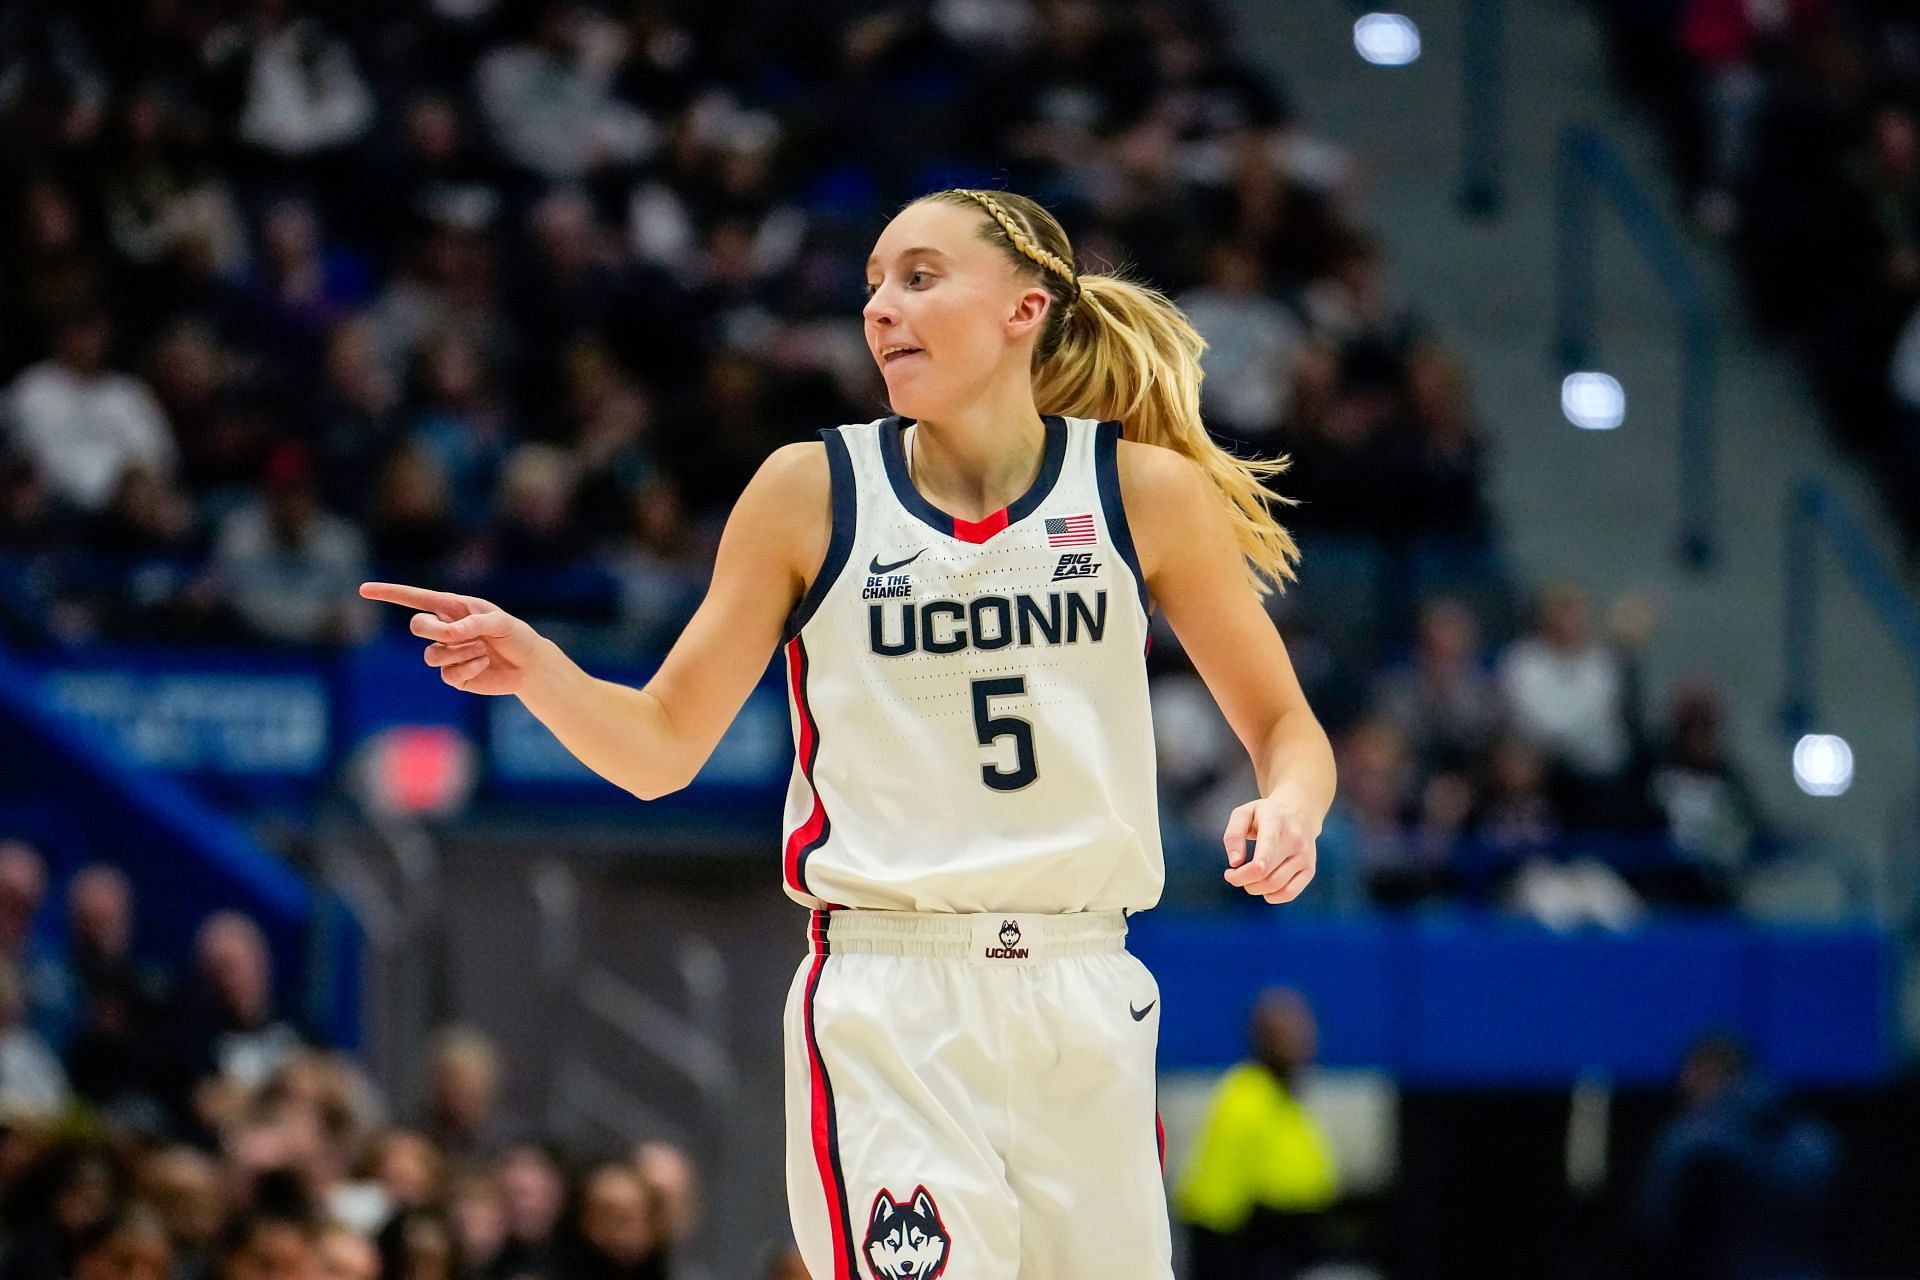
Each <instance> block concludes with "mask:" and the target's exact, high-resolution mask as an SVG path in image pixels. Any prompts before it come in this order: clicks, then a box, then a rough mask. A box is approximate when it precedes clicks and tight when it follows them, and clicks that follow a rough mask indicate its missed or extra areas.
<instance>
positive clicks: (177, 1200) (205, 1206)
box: [140, 1147, 226, 1250]
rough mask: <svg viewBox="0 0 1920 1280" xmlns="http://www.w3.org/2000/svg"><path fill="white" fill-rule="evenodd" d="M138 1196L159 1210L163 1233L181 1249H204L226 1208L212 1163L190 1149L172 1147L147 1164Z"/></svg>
mask: <svg viewBox="0 0 1920 1280" xmlns="http://www.w3.org/2000/svg"><path fill="white" fill-rule="evenodd" d="M140 1189H141V1195H142V1196H143V1197H144V1198H145V1199H146V1200H148V1201H149V1202H150V1203H151V1204H152V1205H153V1207H154V1208H155V1209H156V1210H158V1211H159V1213H160V1216H161V1218H162V1219H163V1220H164V1221H165V1222H166V1224H167V1233H168V1234H169V1235H170V1236H172V1237H173V1239H174V1241H175V1242H176V1243H178V1244H179V1245H180V1246H181V1247H182V1248H185V1249H193V1250H199V1249H205V1248H206V1247H207V1246H208V1245H210V1244H211V1243H212V1242H213V1240H214V1238H215V1237H216V1236H218V1235H219V1234H220V1224H221V1220H222V1219H223V1217H224V1216H225V1214H226V1206H225V1204H224V1203H223V1201H222V1198H221V1194H220V1174H219V1171H218V1170H217V1169H216V1168H215V1167H214V1163H213V1161H212V1160H211V1159H210V1158H208V1156H207V1155H206V1154H205V1153H204V1152H201V1151H197V1150H195V1149H194V1148H192V1147H172V1148H169V1149H168V1150H166V1151H162V1152H160V1153H159V1154H158V1155H156V1156H154V1157H153V1158H152V1159H151V1160H149V1161H148V1162H147V1165H146V1168H145V1169H144V1170H142V1173H141V1179H140Z"/></svg>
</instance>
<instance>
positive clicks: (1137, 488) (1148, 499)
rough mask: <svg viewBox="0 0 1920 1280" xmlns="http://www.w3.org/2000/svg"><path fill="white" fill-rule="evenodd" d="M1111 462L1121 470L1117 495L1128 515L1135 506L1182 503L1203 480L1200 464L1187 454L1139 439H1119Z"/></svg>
mask: <svg viewBox="0 0 1920 1280" xmlns="http://www.w3.org/2000/svg"><path fill="white" fill-rule="evenodd" d="M1113 465H1114V469H1115V470H1117V471H1118V472H1119V473H1120V496H1121V500H1122V501H1124V502H1125V503H1126V504H1127V509H1128V512H1129V513H1130V514H1131V513H1132V512H1133V511H1134V509H1135V508H1136V507H1141V508H1145V507H1152V506H1158V505H1161V504H1165V503H1168V502H1172V503H1176V504H1177V503H1181V502H1185V501H1187V500H1189V499H1191V498H1192V496H1193V495H1194V494H1195V493H1197V492H1200V486H1201V485H1203V484H1204V483H1205V481H1206V476H1205V473H1203V472H1202V471H1201V469H1200V464H1199V463H1197V462H1195V461H1194V460H1193V459H1192V458H1189V457H1188V456H1187V455H1186V454H1184V453H1180V452H1179V451H1177V450H1174V449H1169V448H1168V447H1167V446H1166V445H1163V444H1149V443H1146V442H1145V441H1140V440H1128V439H1125V438H1122V439H1121V440H1120V441H1119V443H1118V445H1117V446H1116V448H1115V450H1114V456H1113Z"/></svg>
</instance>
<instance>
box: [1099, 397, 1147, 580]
mask: <svg viewBox="0 0 1920 1280" xmlns="http://www.w3.org/2000/svg"><path fill="white" fill-rule="evenodd" d="M1098 431H1099V434H1098V435H1096V436H1095V437H1094V438H1093V473H1094V476H1095V477H1096V478H1097V480H1098V481H1099V485H1100V509H1101V510H1102V511H1104V512H1106V513H1107V532H1108V533H1110V534H1111V535H1113V549H1114V550H1115V551H1118V552H1119V553H1120V558H1121V559H1122V560H1125V561H1126V562H1127V568H1128V570H1129V571H1131V572H1132V574H1133V582H1134V585H1135V586H1137V587H1139V588H1140V612H1142V613H1145V614H1148V615H1151V614H1152V612H1153V605H1152V604H1151V603H1150V602H1149V601H1148V599H1147V575H1146V574H1144V573H1142V572H1140V557H1139V555H1138V554H1136V553H1135V551H1134V549H1133V530H1132V529H1131V528H1130V527H1128V525H1127V509H1126V506H1125V505H1124V504H1123V503H1122V502H1121V501H1120V463H1119V457H1120V424H1119V423H1117V422H1103V423H1101V424H1100V426H1099V428H1098Z"/></svg>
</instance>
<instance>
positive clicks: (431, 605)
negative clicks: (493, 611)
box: [360, 582, 473, 622]
mask: <svg viewBox="0 0 1920 1280" xmlns="http://www.w3.org/2000/svg"><path fill="white" fill-rule="evenodd" d="M360 594H361V595H362V596H365V597H366V598H367V599H369V600H384V601H386V602H387V603H388V604H398V605H405V606H406V607H407V608H409V609H420V610H424V611H425V612H427V613H432V614H437V615H438V616H439V617H441V618H442V619H444V620H445V621H447V622H457V621H459V620H460V619H461V618H464V617H466V616H467V615H468V614H469V613H471V612H473V610H472V609H470V608H468V607H467V602H466V599H465V598H464V597H462V596H457V595H454V594H453V593H452V592H451V591H430V590H428V589H427V588H426V587H410V586H407V585H406V584H405V583H400V582H363V583H361V584H360Z"/></svg>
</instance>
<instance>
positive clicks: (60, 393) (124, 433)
mask: <svg viewBox="0 0 1920 1280" xmlns="http://www.w3.org/2000/svg"><path fill="white" fill-rule="evenodd" d="M110 351H111V328H110V324H109V321H108V318H107V315H106V313H105V312H103V311H101V310H99V309H97V308H94V307H91V306H86V307H80V308H76V309H74V310H71V311H69V312H68V313H67V314H66V315H65V316H63V317H62V319H61V320H60V321H59V323H58V325H57V327H56V328H55V331H54V349H53V355H52V357H51V358H49V359H47V360H44V361H42V362H40V363H39V364H36V365H34V366H33V367H32V368H30V369H28V370H26V371H25V372H23V373H22V374H21V375H20V376H19V377H18V378H16V379H14V381H13V385H12V386H11V387H9V388H8V390H7V394H6V416H7V426H8V431H9V433H10V434H11V436H12V440H13V444H14V446H15V447H16V448H18V449H19V450H20V451H21V452H22V453H23V454H25V455H26V456H27V458H28V459H29V460H31V461H32V463H33V465H34V468H35V470H36V471H38V472H39V474H40V475H41V476H43V477H45V479H46V480H47V483H48V484H49V485H50V486H51V487H52V489H53V492H54V493H55V495H56V496H58V497H59V499H60V500H61V501H62V502H66V503H68V504H70V505H72V506H74V507H76V508H78V509H80V510H82V511H87V512H94V511H99V510H101V509H102V508H104V507H105V506H106V505H107V503H108V502H110V501H111V500H112V498H113V494H114V490H115V489H116V488H117V487H118V485H119V482H120V477H121V475H122V474H123V473H124V472H125V471H126V470H127V468H129V467H132V466H135V465H145V466H148V467H151V468H154V469H156V470H168V469H170V468H171V467H172V466H173V464H174V458H175V453H176V450H175V447H174V441H173V436H172V434H171V433H170V432H169V430H168V429H167V420H166V415H165V414H164V413H162V412H161V409H160V403H159V401H158V400H156V399H155V398H154V395H153V392H152V391H151V390H150V389H149V388H148V387H147V385H146V384H145V383H143V382H141V381H140V380H139V379H137V378H134V377H132V376H130V375H128V374H124V373H116V372H114V371H113V370H112V369H111V368H109V367H108V360H109V356H110Z"/></svg>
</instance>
